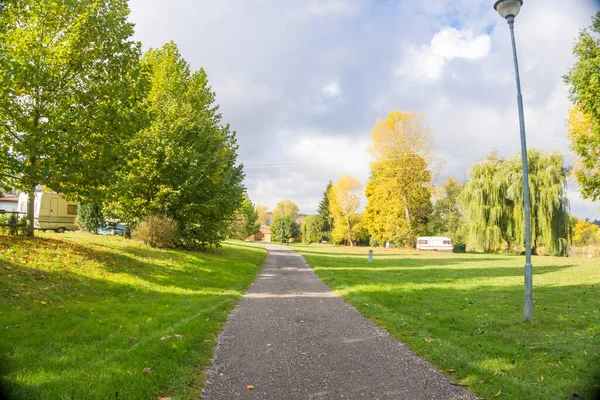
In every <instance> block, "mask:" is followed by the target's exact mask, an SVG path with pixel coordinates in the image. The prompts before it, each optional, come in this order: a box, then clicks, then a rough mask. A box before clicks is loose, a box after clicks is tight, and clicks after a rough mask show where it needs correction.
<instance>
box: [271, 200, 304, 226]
mask: <svg viewBox="0 0 600 400" xmlns="http://www.w3.org/2000/svg"><path fill="white" fill-rule="evenodd" d="M298 211H300V209H299V208H298V206H297V205H296V203H294V202H293V201H291V200H282V201H280V202H279V203H277V207H275V210H273V215H274V216H277V215H280V214H283V215H287V216H288V217H292V218H293V219H294V221H295V220H296V218H298ZM271 224H272V222H271Z"/></svg>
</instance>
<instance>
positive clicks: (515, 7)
mask: <svg viewBox="0 0 600 400" xmlns="http://www.w3.org/2000/svg"><path fill="white" fill-rule="evenodd" d="M522 5H523V0H498V1H497V2H496V4H494V10H496V11H498V14H500V16H501V17H502V18H505V19H506V18H508V17H510V16H512V17H513V18H514V17H516V16H517V15H519V11H521V6H522Z"/></svg>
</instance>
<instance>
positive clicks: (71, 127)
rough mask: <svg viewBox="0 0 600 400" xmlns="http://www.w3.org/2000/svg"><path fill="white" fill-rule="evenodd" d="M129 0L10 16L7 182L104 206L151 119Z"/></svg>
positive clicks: (1, 107) (4, 142) (20, 0)
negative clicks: (144, 104) (129, 147)
mask: <svg viewBox="0 0 600 400" xmlns="http://www.w3.org/2000/svg"><path fill="white" fill-rule="evenodd" d="M128 14H129V9H128V8H127V1H126V0H73V1H54V0H14V1H10V2H6V3H5V4H4V8H3V9H2V12H1V13H0V176H1V177H2V182H3V184H7V183H8V186H12V187H15V188H17V189H20V190H23V191H25V192H27V193H29V204H28V218H29V220H30V228H31V230H30V235H33V202H34V198H35V196H34V195H33V193H34V191H35V188H36V187H37V186H38V185H46V186H49V187H51V188H52V189H53V190H56V191H61V192H63V193H65V194H67V195H69V196H71V197H77V198H79V199H82V198H85V199H87V200H88V201H92V202H97V201H99V198H101V197H102V195H103V193H105V191H104V189H105V188H106V185H107V183H108V182H110V181H111V180H113V179H114V175H115V172H116V171H117V170H118V169H119V167H120V166H122V165H123V158H124V157H123V156H124V152H125V151H126V146H125V144H126V143H127V139H128V138H129V137H131V135H132V134H133V133H134V132H135V131H137V130H138V129H139V128H140V126H141V125H142V124H143V122H144V120H145V112H144V110H143V109H142V108H141V107H140V100H141V99H143V98H144V97H145V96H146V79H145V76H144V73H143V69H142V68H141V67H140V63H139V58H140V44H139V43H138V42H134V41H132V40H131V37H132V35H133V24H132V23H130V22H128V21H127V16H128Z"/></svg>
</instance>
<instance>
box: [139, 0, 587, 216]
mask: <svg viewBox="0 0 600 400" xmlns="http://www.w3.org/2000/svg"><path fill="white" fill-rule="evenodd" d="M171 3H172V4H171ZM492 3H493V2H492ZM526 3H527V4H526V5H525V6H524V7H523V9H522V10H521V13H520V14H519V17H518V18H517V22H516V24H515V31H516V36H517V38H516V39H517V46H518V51H519V62H520V65H521V83H522V85H523V99H524V102H525V123H526V128H527V139H528V145H529V146H530V147H531V148H536V149H540V148H541V149H545V150H548V151H553V150H561V151H562V152H563V153H564V154H565V159H566V160H567V164H568V163H569V160H570V159H572V155H569V152H568V149H567V146H566V144H567V142H566V139H565V125H564V121H565V119H566V116H567V109H568V106H569V101H568V96H567V92H566V90H565V88H564V84H563V82H562V79H561V76H562V75H564V74H565V73H566V72H567V71H568V69H569V67H570V66H572V65H573V62H574V58H573V55H572V46H573V43H574V41H575V39H576V38H577V35H578V32H579V30H580V29H581V28H583V27H585V26H588V25H589V24H590V23H591V17H592V15H594V13H595V12H596V10H597V5H596V1H595V0H578V1H573V2H571V3H572V4H570V6H569V8H568V10H566V11H565V9H564V7H563V3H564V0H544V2H543V3H544V6H543V7H541V8H540V7H539V5H538V6H536V5H535V4H533V3H535V2H526ZM129 5H130V8H131V10H132V14H131V18H130V19H131V21H132V22H134V23H135V24H136V26H135V29H136V36H135V37H136V39H138V40H141V41H142V43H143V47H144V48H148V47H157V46H162V44H164V43H165V42H167V41H169V40H174V41H175V42H176V43H177V44H178V46H179V48H180V51H181V53H182V55H183V56H184V57H185V58H186V59H187V60H188V61H189V62H190V64H191V67H192V69H198V68H200V67H203V68H204V69H205V70H206V71H207V73H208V78H209V82H210V85H211V87H212V88H213V90H214V91H215V92H216V95H217V103H218V104H219V106H220V112H222V114H223V122H224V123H230V124H231V127H232V129H234V130H236V131H237V138H238V143H239V161H240V162H243V163H244V165H245V171H246V174H247V175H246V180H245V182H244V183H245V185H246V187H247V188H248V191H249V193H250V196H251V198H252V200H253V201H254V202H257V203H264V204H267V205H269V206H271V207H274V206H275V204H276V203H277V201H279V200H282V199H291V200H293V201H295V202H296V203H297V204H298V206H299V207H300V209H301V210H302V211H303V212H315V210H316V206H317V204H318V202H319V200H320V198H321V196H322V194H323V190H324V189H325V186H326V184H327V182H328V181H329V180H330V179H331V180H334V181H335V180H336V179H338V178H339V177H340V176H341V175H342V174H343V173H349V174H352V175H354V176H356V177H357V178H358V179H360V180H361V181H363V182H364V181H366V179H368V154H367V153H366V147H367V146H368V142H369V133H370V131H371V129H372V128H373V126H374V124H375V122H376V121H377V119H383V118H385V117H386V115H387V114H388V113H389V111H390V110H392V109H398V110H410V109H413V110H416V111H424V112H425V113H426V115H427V118H428V121H429V123H430V125H431V127H432V129H433V132H434V140H435V146H436V149H437V153H438V154H439V156H440V157H442V158H444V159H445V160H446V161H447V167H446V168H445V169H444V170H443V171H441V172H440V175H443V176H442V177H441V178H440V179H443V178H445V176H450V175H455V176H457V177H459V178H461V179H465V178H466V174H467V170H468V168H469V167H470V166H471V165H472V162H473V161H476V160H479V159H481V158H483V157H485V155H486V154H488V153H489V152H490V150H491V149H492V148H494V147H495V148H497V149H498V150H499V151H500V153H501V156H503V157H506V156H512V155H516V154H518V152H519V124H518V118H517V105H516V93H515V81H514V71H513V65H512V62H513V61H512V49H511V43H510V34H509V30H508V26H507V24H506V22H505V21H503V20H502V19H501V18H500V17H499V16H498V14H497V13H496V12H495V11H494V10H493V8H492V6H491V4H490V3H489V2H482V1H481V0H453V1H450V0H403V1H377V2H376V1H371V2H368V1H361V0H347V1H346V0H328V1H323V0H305V1H303V2H285V1H280V0H261V1H259V2H248V1H244V0H230V1H229V0H228V1H217V2H210V1H197V0H177V1H174V2H169V4H168V5H165V1H164V0H130V1H129ZM394 72H398V73H399V74H395V73H394ZM430 83H434V84H430ZM261 163H262V164H263V165H262V166H260V165H257V164H261ZM265 164H267V165H265ZM570 189H572V191H571V193H569V198H571V199H572V205H573V213H574V214H575V215H578V216H581V217H585V216H589V217H593V216H595V215H596V213H595V210H596V209H597V208H598V204H597V203H596V204H595V205H594V204H591V203H590V202H587V201H584V200H582V199H581V198H580V197H578V196H577V194H576V188H570Z"/></svg>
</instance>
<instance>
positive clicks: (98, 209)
mask: <svg viewBox="0 0 600 400" xmlns="http://www.w3.org/2000/svg"><path fill="white" fill-rule="evenodd" d="M99 214H100V207H98V206H97V205H94V235H97V234H98V224H99V223H100V221H99V218H98V215H99Z"/></svg>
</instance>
